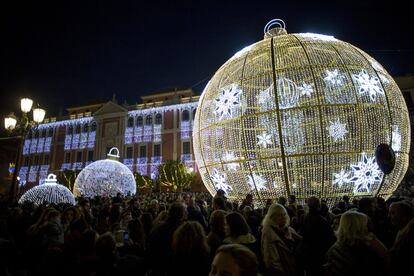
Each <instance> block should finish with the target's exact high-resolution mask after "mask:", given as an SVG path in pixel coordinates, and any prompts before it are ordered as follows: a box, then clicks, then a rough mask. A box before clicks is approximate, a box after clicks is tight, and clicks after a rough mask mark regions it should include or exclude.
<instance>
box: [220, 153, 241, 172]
mask: <svg viewBox="0 0 414 276" xmlns="http://www.w3.org/2000/svg"><path fill="white" fill-rule="evenodd" d="M235 160H236V157H235V156H234V153H233V152H227V153H226V154H225V155H224V157H223V161H224V162H226V164H225V165H224V166H225V167H226V168H227V169H228V170H233V171H236V170H238V169H239V168H240V165H239V164H238V163H236V162H232V161H235Z"/></svg>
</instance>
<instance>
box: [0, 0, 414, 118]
mask: <svg viewBox="0 0 414 276" xmlns="http://www.w3.org/2000/svg"><path fill="white" fill-rule="evenodd" d="M5 2H7V3H5ZM404 2H405V3H404ZM408 2H409V1H401V3H398V1H387V4H384V3H381V2H379V1H375V2H374V1H355V0H351V1H335V0H332V1H323V2H316V1H304V3H301V2H298V1H288V0H286V1H283V2H282V1H276V0H273V1H257V0H256V1H249V2H246V1H241V0H239V1H225V0H222V1H199V0H193V1H158V0H139V1H138V0H135V1H121V0H118V1H87V0H84V1H77V0H72V1H61V0H58V1H56V0H55V1H32V0H31V1H15V0H13V1H2V4H0V5H1V6H0V22H1V24H0V35H1V42H0V48H1V52H0V55H1V59H0V68H1V72H0V94H1V95H0V111H1V112H0V114H2V115H6V114H8V113H9V112H11V111H18V110H19V109H18V101H19V100H18V99H19V98H20V97H22V96H28V97H32V98H33V99H35V100H36V101H37V102H39V103H40V105H41V106H42V107H44V108H46V109H47V112H48V113H47V115H49V116H51V115H57V114H58V111H59V109H64V108H66V107H69V106H73V105H78V104H82V103H87V102H92V101H95V100H98V99H103V100H109V99H111V98H112V94H114V93H115V94H116V97H117V99H118V101H119V102H121V103H122V102H123V101H124V100H126V101H127V102H128V103H130V104H132V103H135V102H137V101H139V97H140V96H141V95H145V94H147V93H151V92H154V91H157V90H163V89H166V88H171V87H184V88H188V87H193V89H194V90H195V91H196V92H197V93H201V91H202V89H203V88H204V85H205V84H206V82H207V79H208V78H209V77H211V76H212V75H213V74H214V72H215V71H216V70H217V69H218V68H219V66H221V65H222V64H223V63H224V62H225V61H227V60H228V59H229V58H230V57H231V56H232V55H233V54H234V53H235V52H237V51H238V50H240V49H242V48H243V47H245V46H248V45H250V44H252V43H254V42H257V41H259V40H261V39H262V37H263V27H264V25H265V24H266V23H267V22H268V21H269V20H271V19H273V18H282V19H283V20H285V22H286V26H287V31H288V32H289V33H298V32H316V33H321V34H329V35H333V36H335V37H336V38H338V39H341V40H344V41H347V42H349V43H351V44H353V45H355V46H357V47H359V48H361V49H363V50H365V51H366V52H368V53H369V54H370V55H371V56H373V57H374V58H375V59H377V60H378V61H379V62H380V63H381V64H383V65H384V67H385V68H386V69H387V70H388V71H389V72H390V73H391V74H393V75H394V76H395V75H401V74H407V73H413V72H414V52H413V49H414V46H413V44H414V43H413V41H414V30H413V28H412V26H414V24H413V18H412V17H413V16H412V15H409V14H408V13H409V11H410V10H411V8H410V7H408V4H407V3H408Z"/></svg>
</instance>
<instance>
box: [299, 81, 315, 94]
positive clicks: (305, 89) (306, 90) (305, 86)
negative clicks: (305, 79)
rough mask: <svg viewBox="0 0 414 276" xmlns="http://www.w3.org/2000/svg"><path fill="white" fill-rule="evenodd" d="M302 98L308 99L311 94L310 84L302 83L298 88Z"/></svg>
mask: <svg viewBox="0 0 414 276" xmlns="http://www.w3.org/2000/svg"><path fill="white" fill-rule="evenodd" d="M298 89H299V91H300V93H301V95H302V96H307V97H310V96H311V95H312V93H313V87H312V85H311V84H307V83H303V84H302V85H301V86H299V87H298Z"/></svg>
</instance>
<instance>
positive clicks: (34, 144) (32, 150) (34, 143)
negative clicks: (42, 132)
mask: <svg viewBox="0 0 414 276" xmlns="http://www.w3.org/2000/svg"><path fill="white" fill-rule="evenodd" d="M38 141H39V139H36V138H34V139H32V142H31V144H30V151H29V152H30V154H32V153H36V152H37V142H38Z"/></svg>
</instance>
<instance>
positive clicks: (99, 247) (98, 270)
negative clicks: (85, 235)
mask: <svg viewBox="0 0 414 276" xmlns="http://www.w3.org/2000/svg"><path fill="white" fill-rule="evenodd" d="M96 257H97V262H96V266H95V275H96V276H100V275H115V264H116V262H117V261H118V259H119V254H118V250H117V248H116V242H115V239H114V237H113V235H112V234H111V233H109V232H108V233H105V234H103V235H101V236H99V238H98V239H97V240H96Z"/></svg>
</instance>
